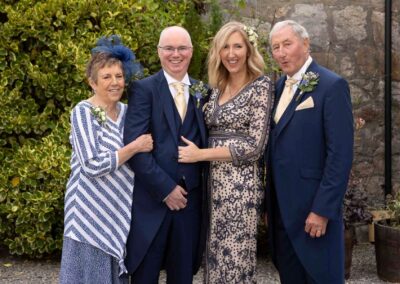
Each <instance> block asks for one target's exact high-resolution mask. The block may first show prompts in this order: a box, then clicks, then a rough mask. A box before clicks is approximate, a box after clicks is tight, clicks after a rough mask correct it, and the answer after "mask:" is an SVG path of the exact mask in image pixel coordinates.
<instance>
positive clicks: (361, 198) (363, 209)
mask: <svg viewBox="0 0 400 284" xmlns="http://www.w3.org/2000/svg"><path fill="white" fill-rule="evenodd" d="M364 125H365V120H364V119H362V118H360V117H359V118H357V119H355V127H354V128H355V131H356V132H358V131H359V130H360V129H361V128H362V127H364ZM361 185H362V183H361V178H357V177H356V176H355V174H354V172H353V170H352V171H351V173H350V178H349V182H348V186H347V191H346V194H345V196H344V201H343V203H344V204H343V220H344V226H345V231H344V242H345V278H346V279H349V277H350V268H351V261H352V253H353V245H354V242H355V237H354V236H355V227H356V226H360V225H364V224H368V223H371V222H372V215H371V213H370V212H369V211H367V199H368V197H367V194H366V193H365V191H363V188H362V186H361Z"/></svg>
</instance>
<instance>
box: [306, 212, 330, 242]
mask: <svg viewBox="0 0 400 284" xmlns="http://www.w3.org/2000/svg"><path fill="white" fill-rule="evenodd" d="M326 225H328V218H325V217H322V216H319V215H317V214H315V213H313V212H311V213H310V214H308V217H307V219H306V225H305V227H304V231H306V233H307V234H310V237H311V238H315V237H317V238H319V237H322V236H324V235H325V233H326Z"/></svg>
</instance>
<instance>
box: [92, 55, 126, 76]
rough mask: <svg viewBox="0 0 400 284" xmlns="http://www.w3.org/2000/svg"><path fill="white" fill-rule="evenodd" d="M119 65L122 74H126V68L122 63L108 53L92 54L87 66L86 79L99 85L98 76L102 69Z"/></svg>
mask: <svg viewBox="0 0 400 284" xmlns="http://www.w3.org/2000/svg"><path fill="white" fill-rule="evenodd" d="M114 65H118V66H120V67H121V70H122V73H124V68H123V66H122V62H121V61H120V60H119V59H117V58H115V57H113V56H112V55H111V53H108V52H96V53H93V54H92V57H91V58H90V60H89V62H88V64H87V66H86V78H87V79H88V80H92V81H94V82H95V83H97V79H98V78H97V76H98V72H99V70H100V69H102V68H104V67H106V66H107V67H109V66H114Z"/></svg>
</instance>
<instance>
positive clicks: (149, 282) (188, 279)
mask: <svg viewBox="0 0 400 284" xmlns="http://www.w3.org/2000/svg"><path fill="white" fill-rule="evenodd" d="M187 198H188V202H187V206H186V208H184V209H181V210H179V211H171V210H168V211H167V213H166V216H165V219H164V221H163V222H162V224H161V226H160V229H159V231H158V233H157V235H156V237H155V239H154V240H153V242H152V244H151V246H150V248H149V250H148V252H147V254H146V256H145V258H144V260H143V261H142V263H141V264H140V265H139V267H138V268H137V269H136V271H135V272H134V273H133V275H132V283H133V284H158V278H159V274H160V270H161V269H163V268H165V269H166V272H167V283H168V284H191V283H192V281H193V266H194V264H195V262H196V256H197V251H198V245H199V236H200V225H201V189H200V188H196V189H193V190H191V191H189V192H188V195H187Z"/></svg>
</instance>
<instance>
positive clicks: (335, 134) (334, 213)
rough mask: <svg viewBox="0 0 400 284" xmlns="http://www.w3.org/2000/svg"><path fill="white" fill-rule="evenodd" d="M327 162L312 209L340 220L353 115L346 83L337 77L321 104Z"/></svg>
mask: <svg viewBox="0 0 400 284" xmlns="http://www.w3.org/2000/svg"><path fill="white" fill-rule="evenodd" d="M323 125H324V126H323V127H324V134H325V143H326V162H325V166H324V169H323V176H322V180H321V182H320V186H319V188H318V191H317V194H316V196H315V198H314V200H313V205H312V210H311V211H312V212H314V213H316V214H318V215H321V216H324V217H327V218H328V219H331V220H339V219H340V218H341V216H342V214H341V212H342V205H343V197H344V194H345V192H346V189H347V182H348V179H349V173H350V170H351V166H352V161H353V134H354V131H353V114H352V107H351V98H350V90H349V86H348V83H347V82H346V81H345V80H344V79H342V78H340V79H338V80H336V81H335V82H334V83H333V85H332V86H331V87H330V88H329V90H328V93H327V95H326V99H325V102H324V106H323Z"/></svg>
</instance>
